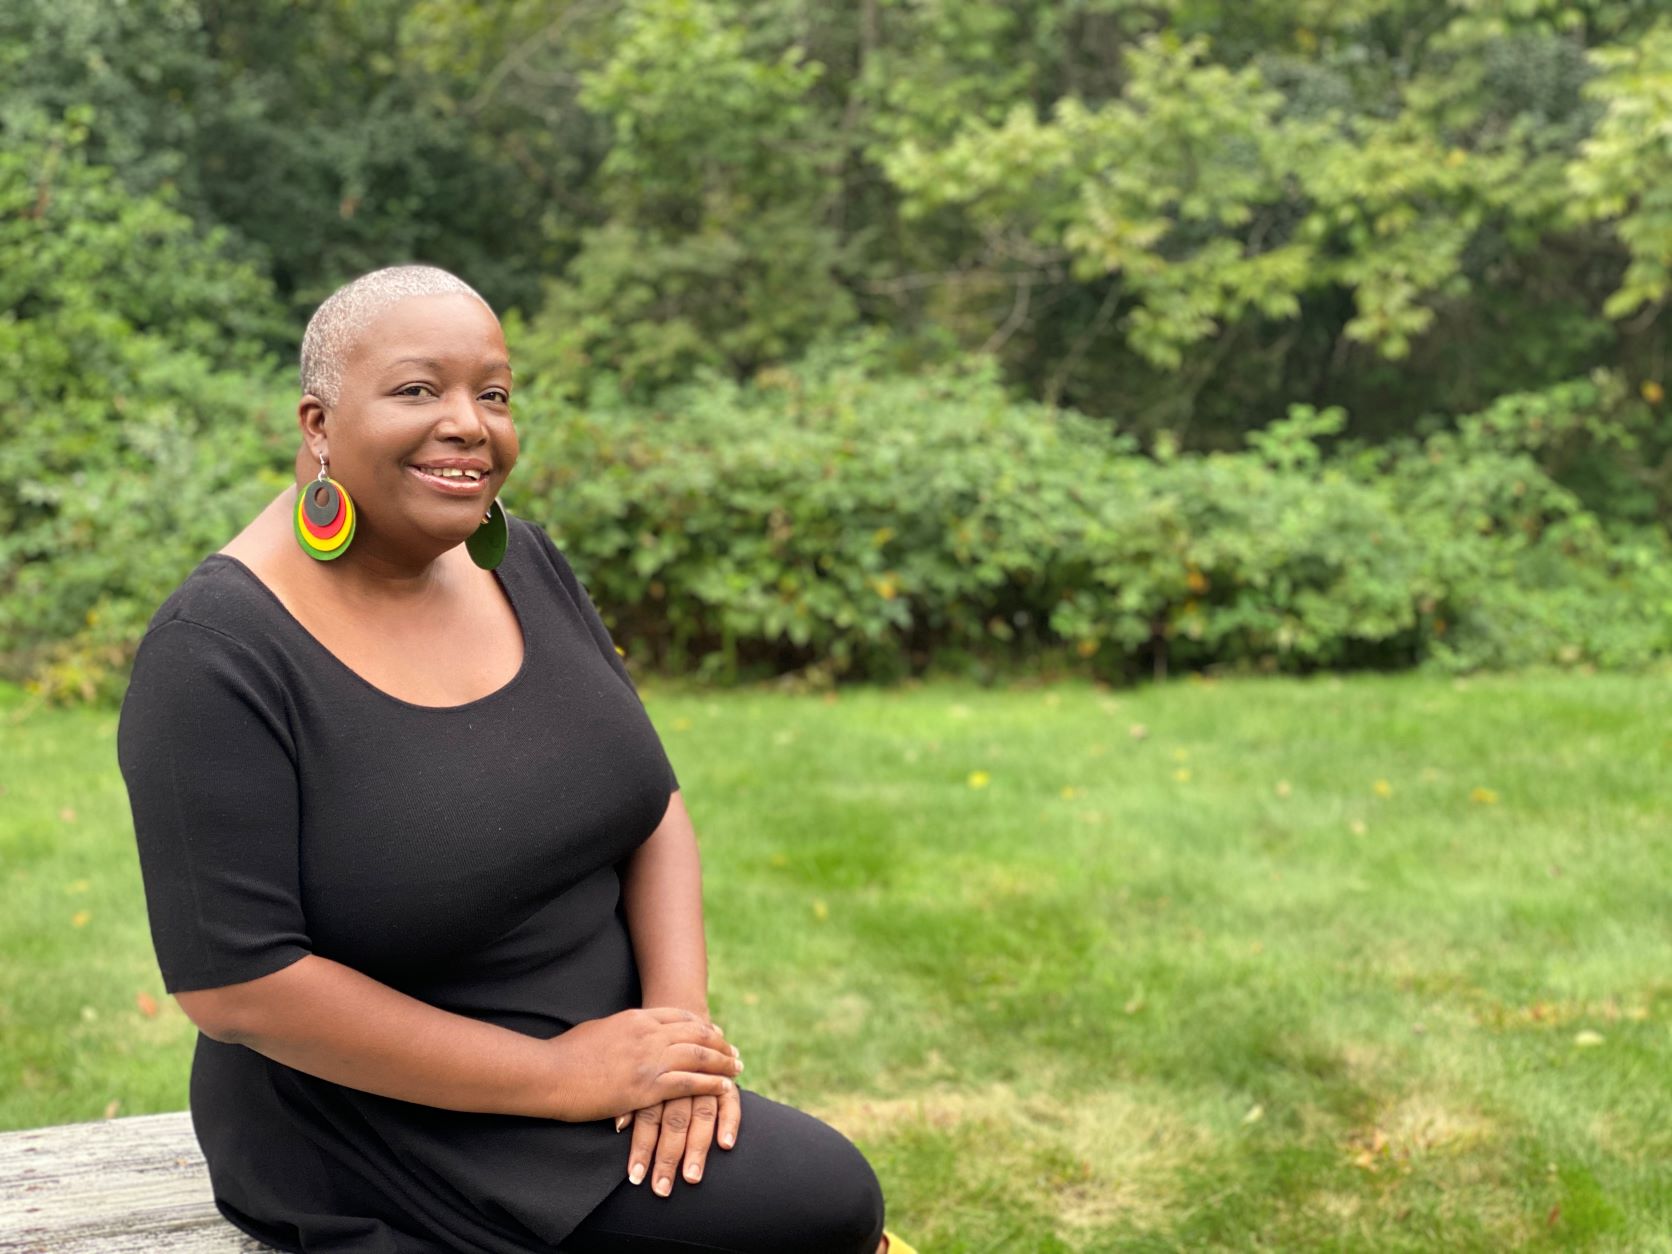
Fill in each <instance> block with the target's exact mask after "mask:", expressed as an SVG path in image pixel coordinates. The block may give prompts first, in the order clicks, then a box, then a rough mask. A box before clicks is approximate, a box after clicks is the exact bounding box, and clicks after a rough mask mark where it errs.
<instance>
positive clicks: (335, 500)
mask: <svg viewBox="0 0 1672 1254" xmlns="http://www.w3.org/2000/svg"><path fill="white" fill-rule="evenodd" d="M295 523H296V542H297V543H298V544H300V545H301V546H302V552H304V553H306V554H307V555H308V556H309V557H313V558H318V559H319V560H320V561H322V562H329V561H332V560H334V559H336V558H339V557H341V556H342V555H343V554H344V553H346V552H347V551H348V542H349V541H350V540H352V539H354V502H353V501H352V500H351V499H350V498H349V495H348V489H347V488H345V487H343V485H342V484H340V483H338V482H337V481H336V480H335V479H332V478H330V477H329V476H327V475H326V473H325V455H324V454H323V453H322V454H320V457H319V478H317V479H315V480H314V481H313V482H312V483H309V484H307V485H305V486H304V487H303V488H302V489H301V490H300V491H299V492H297V494H296V514H295Z"/></svg>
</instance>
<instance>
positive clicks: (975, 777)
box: [969, 771, 993, 788]
mask: <svg viewBox="0 0 1672 1254" xmlns="http://www.w3.org/2000/svg"><path fill="white" fill-rule="evenodd" d="M992 780H993V777H992V776H991V775H989V774H987V772H986V771H971V772H970V774H969V786H970V787H971V788H985V787H987V785H988V784H990V783H991V782H992Z"/></svg>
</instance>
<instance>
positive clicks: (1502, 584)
mask: <svg viewBox="0 0 1672 1254" xmlns="http://www.w3.org/2000/svg"><path fill="white" fill-rule="evenodd" d="M881 351H882V349H881V345H880V343H879V342H878V341H875V340H859V341H855V342H853V343H852V344H850V345H849V346H847V347H846V348H829V349H826V350H823V351H821V352H820V353H818V354H815V355H813V356H812V357H810V358H809V359H808V360H807V361H806V362H805V363H804V364H803V365H802V366H801V367H799V368H797V369H794V370H780V371H773V372H768V373H765V374H763V375H762V376H760V377H759V378H758V380H757V381H756V382H755V383H754V384H751V385H746V386H745V385H737V384H734V383H732V382H730V381H728V380H726V379H724V378H720V377H718V376H713V377H710V378H708V379H707V380H706V381H705V382H704V383H703V384H702V385H700V386H694V387H688V388H683V389H678V390H675V391H671V392H668V393H665V394H664V395H663V397H662V402H661V404H659V405H658V406H656V407H654V408H653V409H644V408H637V407H631V406H628V405H625V404H624V403H622V402H621V400H620V398H619V397H618V396H612V395H611V394H610V393H609V392H608V390H607V388H606V389H599V390H597V391H595V392H594V394H593V396H592V397H591V399H590V401H589V403H588V404H587V405H586V406H585V407H584V408H574V407H570V406H568V405H567V404H564V403H562V402H560V401H556V400H552V399H549V398H545V399H543V398H541V397H540V396H538V395H536V396H534V397H532V398H530V397H528V396H527V395H525V396H524V398H523V402H522V403H523V405H524V412H525V413H526V412H528V411H529V410H533V411H536V412H538V413H539V417H538V418H535V419H533V420H532V421H528V422H525V428H526V434H525V439H524V450H525V451H524V461H523V463H522V465H521V467H520V468H519V470H518V472H517V475H516V481H515V482H514V483H513V484H512V485H511V486H510V491H509V492H508V495H507V499H508V501H510V502H511V505H512V508H513V510H518V509H520V510H521V511H522V512H524V513H527V514H530V515H532V516H534V517H536V518H538V519H539V520H540V521H542V522H545V523H547V524H548V525H550V526H552V527H553V528H554V530H555V531H556V532H557V533H558V534H559V535H560V536H561V538H562V542H563V543H564V545H565V546H566V549H567V551H568V552H569V553H570V554H571V555H572V557H573V558H574V560H575V562H576V565H577V567H578V568H579V569H580V570H581V572H582V574H583V576H584V577H586V578H587V579H588V581H589V584H590V586H592V587H593V588H594V591H595V593H596V595H597V597H598V599H599V600H600V601H602V602H603V603H604V604H605V605H607V606H609V607H610V608H611V609H612V610H613V611H614V613H615V616H616V619H617V623H616V627H617V630H618V633H619V635H620V637H621V638H622V639H623V640H624V641H628V642H631V646H632V647H633V648H635V649H637V650H639V651H641V652H648V653H650V654H651V655H652V656H654V657H655V658H656V660H657V661H658V662H659V663H660V664H661V665H662V666H664V667H667V668H669V669H674V670H684V669H688V668H695V669H696V670H697V671H698V673H700V674H703V675H706V676H709V677H715V678H724V677H733V676H737V675H743V674H771V673H778V672H782V671H785V670H796V669H801V670H805V671H806V672H807V673H808V675H809V676H810V677H812V678H814V679H816V680H828V679H829V678H831V677H834V676H836V675H843V674H846V675H864V676H870V677H874V678H886V677H891V676H898V675H901V674H904V673H907V672H913V671H919V670H922V669H924V668H926V667H929V666H930V665H936V666H942V667H955V668H960V669H967V668H970V667H978V668H990V667H992V666H995V665H1000V664H1006V663H1017V662H1021V661H1023V660H1024V659H1031V660H1034V661H1035V662H1037V657H1038V655H1039V654H1040V652H1041V651H1042V650H1043V651H1045V654H1046V656H1047V658H1048V659H1049V658H1056V657H1061V658H1062V659H1063V660H1064V661H1065V662H1070V663H1072V659H1073V658H1079V659H1086V660H1088V662H1089V665H1090V666H1091V668H1092V669H1093V670H1095V671H1096V672H1097V673H1101V674H1104V675H1108V676H1122V675H1128V674H1133V673H1137V672H1140V671H1145V670H1149V671H1155V672H1161V671H1164V670H1165V669H1166V668H1167V667H1168V666H1169V665H1188V666H1199V665H1206V664H1210V663H1229V664H1246V665H1254V666H1260V667H1263V668H1282V669H1301V668H1310V667H1318V666H1354V665H1411V664H1418V663H1424V662H1427V663H1431V664H1435V665H1441V666H1446V667H1451V668H1456V669H1469V668H1473V667H1478V666H1507V665H1519V664H1526V663H1537V662H1555V663H1578V662H1589V663H1596V664H1603V665H1611V666H1623V665H1637V664H1641V663H1642V662H1644V661H1646V660H1648V659H1649V658H1651V657H1653V656H1655V655H1656V654H1657V653H1660V652H1664V651H1665V650H1666V649H1667V647H1668V645H1669V644H1672V601H1669V599H1668V595H1667V593H1668V572H1669V571H1672V563H1669V562H1667V561H1666V558H1667V557H1668V556H1669V550H1668V544H1667V541H1666V536H1665V533H1664V530H1662V529H1659V528H1658V527H1653V526H1644V527H1641V528H1638V529H1637V530H1636V531H1635V532H1633V533H1632V535H1631V538H1630V539H1629V541H1628V540H1625V539H1616V538H1610V537H1609V535H1607V534H1606V533H1605V532H1604V530H1603V528H1602V527H1601V525H1600V524H1599V523H1598V521H1597V519H1596V518H1595V516H1594V515H1593V514H1592V513H1590V512H1589V511H1588V510H1587V509H1586V508H1585V506H1584V504H1583V503H1582V502H1581V500H1580V499H1579V497H1578V496H1576V495H1575V494H1574V493H1573V492H1572V491H1571V490H1569V489H1567V488H1565V487H1563V486H1562V485H1560V484H1558V483H1557V482H1556V481H1555V480H1553V479H1552V478H1551V477H1550V476H1549V475H1548V474H1547V473H1545V471H1544V470H1543V469H1542V468H1541V466H1540V465H1539V463H1538V461H1537V459H1536V458H1535V457H1534V455H1533V452H1532V451H1529V448H1528V447H1527V445H1528V439H1527V432H1526V430H1525V425H1524V424H1523V427H1521V428H1513V427H1511V428H1506V424H1505V423H1504V422H1503V415H1502V414H1498V415H1495V416H1492V417H1490V418H1482V419H1481V420H1479V421H1471V422H1469V423H1465V424H1463V427H1462V429H1461V431H1460V432H1456V433H1440V434H1436V435H1434V436H1431V437H1429V439H1428V440H1426V441H1422V442H1414V441H1413V442H1410V443H1408V444H1407V445H1405V446H1399V447H1395V448H1393V449H1390V450H1385V451H1375V450H1372V451H1370V452H1365V451H1363V450H1359V449H1356V448H1354V447H1351V446H1349V447H1346V448H1344V449H1343V450H1342V451H1340V452H1338V453H1337V454H1335V455H1333V456H1326V455H1325V453H1324V452H1323V450H1322V448H1321V444H1322V442H1323V441H1324V440H1326V439H1327V438H1328V437H1330V436H1332V435H1334V434H1335V433H1337V432H1338V431H1339V430H1340V429H1341V427H1342V425H1343V421H1344V416H1343V415H1342V414H1341V413H1340V412H1339V411H1333V410H1332V411H1325V412H1323V413H1318V412H1315V411H1313V410H1312V409H1310V408H1308V407H1304V406H1297V407H1294V408H1293V409H1292V410H1291V412H1290V414H1289V416H1288V417H1287V418H1285V419H1283V420H1281V421H1279V422H1278V423H1275V424H1272V425H1271V426H1270V427H1268V428H1267V429H1266V430H1265V431H1262V432H1256V433H1255V434H1254V436H1253V437H1252V438H1251V440H1250V444H1251V447H1250V448H1249V449H1247V450H1245V451H1243V452H1239V453H1222V454H1210V455H1207V456H1197V457H1181V456H1178V455H1177V454H1176V453H1175V452H1173V451H1172V450H1171V449H1170V448H1169V446H1168V445H1166V444H1165V443H1163V444H1161V445H1160V446H1158V447H1157V448H1156V449H1154V450H1152V451H1151V452H1150V453H1144V452H1141V451H1140V450H1138V449H1137V448H1136V446H1135V444H1134V442H1133V441H1132V440H1131V439H1130V438H1128V437H1124V436H1121V435H1119V434H1114V433H1111V431H1110V429H1109V428H1108V427H1107V426H1106V425H1105V424H1102V423H1098V422H1094V421H1092V420H1089V419H1087V418H1085V417H1083V416H1080V415H1077V414H1074V413H1071V412H1067V411H1058V410H1055V409H1050V408H1046V407H1042V406H1038V405H1033V404H1025V403H1017V402H1014V401H1012V400H1011V399H1009V398H1008V397H1007V396H1006V394H1005V392H1004V390H1003V388H1002V387H1001V386H1000V384H999V381H998V378H997V375H996V373H995V371H994V369H993V368H992V366H991V365H990V364H989V363H986V362H979V361H978V362H974V363H971V364H970V365H969V367H968V368H967V369H965V370H963V371H961V372H954V371H949V370H942V371H930V372H926V373H923V374H920V375H918V376H915V377H899V376H891V375H887V374H878V373H877V372H876V371H875V370H874V368H873V367H874V362H875V358H876V356H877V354H879V353H880V352H881ZM1522 408H1523V409H1525V408H1526V405H1525V404H1524V403H1523V405H1522ZM1506 429H1512V430H1513V432H1514V434H1513V435H1505V434H1504V431H1505V430H1506Z"/></svg>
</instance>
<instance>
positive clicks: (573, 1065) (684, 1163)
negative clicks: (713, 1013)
mask: <svg viewBox="0 0 1672 1254" xmlns="http://www.w3.org/2000/svg"><path fill="white" fill-rule="evenodd" d="M552 1040H553V1044H554V1045H559V1046H560V1047H562V1049H563V1051H564V1053H565V1054H566V1055H567V1057H566V1058H565V1066H564V1070H565V1071H566V1072H567V1073H568V1074H569V1075H571V1076H585V1077H591V1078H592V1079H593V1080H594V1081H596V1083H595V1084H588V1085H587V1087H588V1089H589V1090H590V1092H589V1093H588V1094H585V1095H577V1096H576V1097H575V1098H573V1099H572V1100H571V1101H570V1102H569V1103H566V1104H567V1105H568V1106H569V1107H570V1109H569V1110H568V1111H567V1112H566V1113H565V1114H564V1115H563V1116H561V1117H565V1118H569V1119H572V1120H585V1119H596V1118H599V1117H604V1118H609V1117H610V1111H611V1110H612V1109H613V1110H615V1111H617V1112H625V1113H617V1114H615V1116H614V1123H615V1130H616V1131H617V1132H622V1131H625V1130H626V1129H627V1128H628V1127H631V1128H632V1129H633V1135H632V1142H631V1145H630V1147H629V1149H628V1156H627V1176H628V1179H630V1180H631V1181H632V1182H633V1183H634V1184H641V1183H643V1182H644V1180H645V1179H646V1177H648V1178H649V1179H650V1181H651V1186H650V1187H651V1189H652V1190H653V1191H654V1192H655V1193H656V1194H658V1195H659V1196H661V1197H667V1196H668V1195H669V1194H671V1193H672V1192H673V1182H674V1177H675V1176H679V1177H681V1178H682V1179H684V1180H685V1181H686V1182H687V1183H688V1184H696V1183H698V1182H699V1181H700V1180H701V1179H702V1176H703V1171H704V1169H705V1168H706V1166H707V1162H708V1152H709V1150H710V1148H711V1147H712V1146H713V1144H714V1143H715V1142H716V1141H718V1142H719V1145H720V1148H721V1149H728V1150H729V1149H731V1148H732V1146H734V1145H736V1144H737V1132H738V1126H739V1124H740V1123H741V1122H742V1118H743V1103H742V1100H741V1098H740V1097H739V1096H738V1091H737V1085H736V1084H735V1083H734V1082H733V1081H732V1077H733V1076H735V1075H736V1074H737V1073H738V1072H740V1071H742V1070H743V1060H742V1058H741V1057H740V1056H739V1055H738V1052H737V1049H736V1048H735V1047H734V1046H732V1045H731V1044H730V1043H729V1042H727V1040H726V1038H725V1034H724V1032H722V1031H721V1030H720V1028H718V1027H717V1026H715V1025H714V1024H712V1023H710V1022H709V1021H708V1020H707V1019H706V1018H705V1017H704V1016H702V1015H699V1014H697V1013H695V1012H694V1011H690V1010H681V1009H678V1008H676V1007H671V1006H651V1007H647V1008H645V1009H643V1010H623V1011H621V1012H619V1013H617V1014H613V1015H609V1016H607V1017H605V1018H602V1019H592V1020H588V1021H586V1022H584V1023H578V1024H576V1025H575V1026H574V1027H573V1028H571V1029H569V1031H567V1032H564V1033H562V1034H561V1035H560V1036H557V1037H554V1038H552ZM583 1083H584V1081H583ZM606 1103H607V1104H606ZM600 1105H602V1109H599V1107H600Z"/></svg>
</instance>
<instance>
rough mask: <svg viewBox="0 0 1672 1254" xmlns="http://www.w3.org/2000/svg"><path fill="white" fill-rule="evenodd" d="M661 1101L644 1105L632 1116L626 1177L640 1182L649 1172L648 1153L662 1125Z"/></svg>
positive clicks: (652, 1148)
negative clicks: (631, 1134) (630, 1143)
mask: <svg viewBox="0 0 1672 1254" xmlns="http://www.w3.org/2000/svg"><path fill="white" fill-rule="evenodd" d="M662 1106H663V1103H661V1102H656V1103H654V1104H653V1105H650V1106H646V1107H644V1108H643V1109H642V1110H640V1111H638V1113H637V1114H635V1115H634V1116H633V1143H632V1145H631V1146H630V1147H629V1148H628V1150H627V1178H628V1179H629V1180H631V1181H632V1182H633V1183H634V1184H642V1183H643V1182H644V1178H645V1176H646V1175H648V1174H649V1173H650V1155H651V1152H652V1151H653V1150H654V1149H655V1148H656V1134H657V1132H658V1131H660V1129H661V1126H662Z"/></svg>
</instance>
